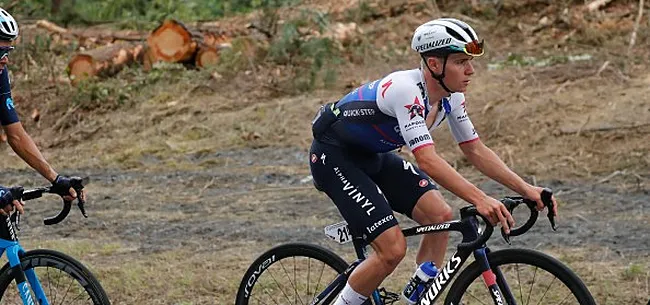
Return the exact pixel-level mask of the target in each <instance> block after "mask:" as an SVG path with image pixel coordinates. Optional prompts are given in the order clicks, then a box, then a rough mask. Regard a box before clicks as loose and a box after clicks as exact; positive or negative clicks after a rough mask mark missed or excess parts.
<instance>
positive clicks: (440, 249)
mask: <svg viewBox="0 0 650 305" xmlns="http://www.w3.org/2000/svg"><path fill="white" fill-rule="evenodd" d="M452 217H453V215H452V210H451V207H450V206H449V205H448V204H447V203H446V202H445V200H444V198H443V197H442V194H441V193H440V191H438V190H431V191H428V192H426V193H424V194H423V195H422V196H421V197H420V199H418V202H417V204H416V205H415V208H414V209H413V212H412V217H411V218H412V219H413V220H415V221H417V222H418V223H419V224H421V225H426V224H431V223H441V222H445V221H450V220H451V219H452ZM448 242H449V232H440V233H432V234H426V235H424V236H422V240H421V241H420V248H419V249H418V254H417V256H416V260H417V262H418V263H421V262H423V261H431V260H433V261H434V262H435V263H436V265H437V266H443V264H444V259H445V252H446V251H447V243H448Z"/></svg>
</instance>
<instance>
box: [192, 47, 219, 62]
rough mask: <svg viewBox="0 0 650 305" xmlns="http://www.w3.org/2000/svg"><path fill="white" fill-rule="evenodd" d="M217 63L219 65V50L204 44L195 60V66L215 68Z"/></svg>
mask: <svg viewBox="0 0 650 305" xmlns="http://www.w3.org/2000/svg"><path fill="white" fill-rule="evenodd" d="M217 63H219V50H217V48H215V47H211V46H208V45H205V44H202V45H201V46H200V47H199V51H198V52H197V53H196V57H195V58H194V65H195V66H197V67H199V68H205V67H209V66H214V65H216V64H217Z"/></svg>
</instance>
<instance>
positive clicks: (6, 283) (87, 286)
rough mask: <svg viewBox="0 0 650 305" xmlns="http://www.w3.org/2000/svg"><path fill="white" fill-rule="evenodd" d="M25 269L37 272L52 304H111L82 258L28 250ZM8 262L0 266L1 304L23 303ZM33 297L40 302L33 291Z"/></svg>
mask: <svg viewBox="0 0 650 305" xmlns="http://www.w3.org/2000/svg"><path fill="white" fill-rule="evenodd" d="M20 262H21V264H22V267H23V270H25V271H27V270H33V271H34V272H35V273H36V277H37V278H38V280H39V282H40V284H41V286H42V287H43V292H44V293H45V295H46V297H47V299H48V301H49V303H50V304H51V305H59V304H61V305H63V304H66V305H68V304H72V305H77V304H79V305H82V304H84V305H85V304H92V305H110V302H109V300H108V297H107V296H106V292H104V289H103V288H102V286H101V285H100V284H99V281H97V279H96V278H95V277H94V276H93V274H92V273H90V271H89V270H88V269H87V268H86V267H84V266H83V265H82V264H81V263H80V262H78V261H77V260H75V259H73V258H72V257H70V256H67V255H65V254H63V253H60V252H57V251H52V250H34V251H28V252H26V253H25V255H24V256H23V257H21V258H20ZM14 278H15V275H14V274H12V272H11V268H9V264H7V265H5V266H4V267H3V268H2V270H0V305H22V304H23V301H22V299H21V298H20V295H19V292H18V287H17V286H16V281H15V280H14ZM31 293H32V299H33V300H34V302H35V303H36V304H38V303H39V301H38V300H37V298H36V296H35V295H34V293H33V291H31Z"/></svg>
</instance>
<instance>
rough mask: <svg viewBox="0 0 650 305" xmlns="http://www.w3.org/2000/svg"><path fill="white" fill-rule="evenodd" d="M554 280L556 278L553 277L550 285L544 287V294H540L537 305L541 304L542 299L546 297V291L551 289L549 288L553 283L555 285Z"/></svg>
mask: <svg viewBox="0 0 650 305" xmlns="http://www.w3.org/2000/svg"><path fill="white" fill-rule="evenodd" d="M555 279H556V278H555V277H554V278H553V281H551V283H550V284H549V285H548V287H546V291H544V293H543V294H542V297H541V298H539V302H537V305H539V304H540V303H541V302H542V300H543V299H544V297H545V296H546V294H547V293H548V291H549V290H550V289H551V286H553V283H555Z"/></svg>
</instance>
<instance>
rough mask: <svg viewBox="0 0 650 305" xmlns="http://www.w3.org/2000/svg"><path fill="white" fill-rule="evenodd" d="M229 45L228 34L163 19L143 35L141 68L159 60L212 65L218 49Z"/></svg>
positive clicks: (217, 54) (146, 67)
mask: <svg viewBox="0 0 650 305" xmlns="http://www.w3.org/2000/svg"><path fill="white" fill-rule="evenodd" d="M229 46H230V38H229V37H228V36H226V35H224V34H222V33H219V32H217V31H211V30H201V31H199V30H197V29H195V28H191V27H188V26H186V25H185V24H183V23H181V22H178V21H176V20H165V21H164V22H163V23H162V24H161V25H160V26H159V27H158V28H156V29H155V30H153V31H152V32H151V34H150V35H149V37H148V38H147V51H146V55H145V60H144V62H145V70H148V69H150V68H151V67H152V66H153V64H155V63H156V62H159V61H164V62H180V63H193V64H194V65H196V66H197V67H205V66H209V65H213V64H216V63H217V61H218V59H219V50H220V49H222V48H224V47H229Z"/></svg>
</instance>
